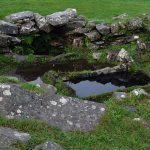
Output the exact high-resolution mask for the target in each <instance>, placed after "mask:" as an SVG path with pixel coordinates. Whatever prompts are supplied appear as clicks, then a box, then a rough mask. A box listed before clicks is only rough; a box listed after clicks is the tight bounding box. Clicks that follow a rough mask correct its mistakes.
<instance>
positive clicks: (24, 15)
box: [5, 11, 34, 22]
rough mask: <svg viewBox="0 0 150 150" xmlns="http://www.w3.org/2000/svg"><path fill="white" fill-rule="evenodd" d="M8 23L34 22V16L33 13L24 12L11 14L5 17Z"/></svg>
mask: <svg viewBox="0 0 150 150" xmlns="http://www.w3.org/2000/svg"><path fill="white" fill-rule="evenodd" d="M5 20H6V21H8V22H27V21H29V20H34V14H33V12H31V11H24V12H18V13H14V14H11V15H9V16H6V17H5Z"/></svg>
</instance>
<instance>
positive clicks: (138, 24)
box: [127, 18, 143, 30]
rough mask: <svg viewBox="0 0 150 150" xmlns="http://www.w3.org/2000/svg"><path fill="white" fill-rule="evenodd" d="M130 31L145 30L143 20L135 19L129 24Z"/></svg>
mask: <svg viewBox="0 0 150 150" xmlns="http://www.w3.org/2000/svg"><path fill="white" fill-rule="evenodd" d="M127 27H128V30H139V29H142V28H143V21H142V19H141V18H134V19H132V20H130V21H129V22H128V24H127Z"/></svg>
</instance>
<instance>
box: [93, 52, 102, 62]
mask: <svg viewBox="0 0 150 150" xmlns="http://www.w3.org/2000/svg"><path fill="white" fill-rule="evenodd" d="M92 56H93V59H96V60H98V59H100V57H101V53H98V52H97V53H96V52H95V53H93V55H92Z"/></svg>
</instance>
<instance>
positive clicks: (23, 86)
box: [21, 83, 44, 93]
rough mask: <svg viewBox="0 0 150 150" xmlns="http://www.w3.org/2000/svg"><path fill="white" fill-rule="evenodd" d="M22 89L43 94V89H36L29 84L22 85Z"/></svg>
mask: <svg viewBox="0 0 150 150" xmlns="http://www.w3.org/2000/svg"><path fill="white" fill-rule="evenodd" d="M21 87H22V88H23V89H26V90H28V91H32V92H35V93H43V92H44V91H43V89H42V88H40V87H37V86H36V85H33V84H30V83H23V84H22V86H21Z"/></svg>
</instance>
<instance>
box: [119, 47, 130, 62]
mask: <svg viewBox="0 0 150 150" xmlns="http://www.w3.org/2000/svg"><path fill="white" fill-rule="evenodd" d="M117 60H118V61H120V62H133V59H132V57H131V56H130V55H129V53H128V52H127V51H126V50H125V49H124V48H122V49H121V51H120V52H119V53H118V56H117Z"/></svg>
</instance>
